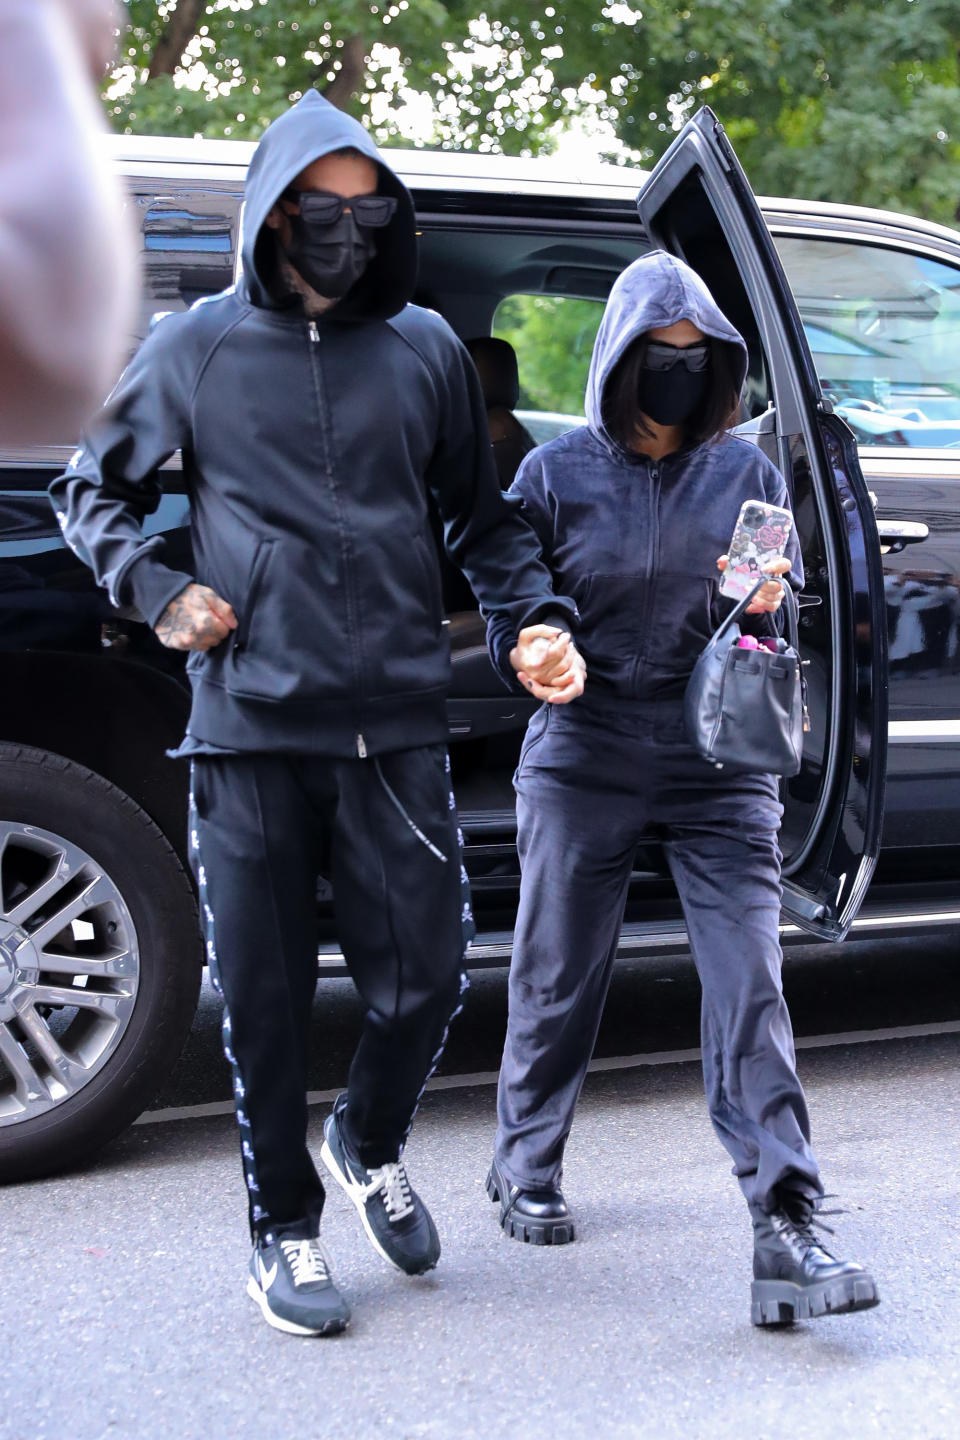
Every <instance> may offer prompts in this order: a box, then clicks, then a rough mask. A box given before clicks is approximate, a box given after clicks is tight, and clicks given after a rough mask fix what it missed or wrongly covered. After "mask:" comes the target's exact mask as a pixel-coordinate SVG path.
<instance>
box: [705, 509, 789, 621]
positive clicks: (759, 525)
mask: <svg viewBox="0 0 960 1440" xmlns="http://www.w3.org/2000/svg"><path fill="white" fill-rule="evenodd" d="M792 529H793V516H792V515H791V514H790V511H789V510H782V509H781V508H780V506H779V505H767V504H765V502H764V501H762V500H745V501H744V503H743V505H742V507H741V509H740V514H739V516H738V517H737V523H736V525H735V527H734V531H733V535H732V536H731V538H730V545H729V547H728V549H727V554H728V556H729V560H728V562H727V568H726V570H724V572H723V575H722V576H721V578H720V594H721V595H726V596H728V597H729V598H730V599H731V600H742V599H743V597H744V596H745V595H749V593H750V591H751V590H752V589H753V587H754V585H756V583H757V581H758V580H759V578H760V576H761V574H762V573H763V571H764V570H766V569H767V568H768V566H770V565H772V564H773V562H774V561H775V560H780V559H782V557H783V554H784V552H785V551H786V548H787V541H788V540H789V539H790V532H791V530H792Z"/></svg>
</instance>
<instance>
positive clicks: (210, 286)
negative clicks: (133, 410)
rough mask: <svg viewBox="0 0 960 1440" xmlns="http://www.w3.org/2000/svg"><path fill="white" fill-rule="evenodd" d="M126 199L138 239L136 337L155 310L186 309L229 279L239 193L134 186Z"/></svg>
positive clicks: (140, 337)
mask: <svg viewBox="0 0 960 1440" xmlns="http://www.w3.org/2000/svg"><path fill="white" fill-rule="evenodd" d="M131 199H132V204H133V208H134V215H135V217H136V219H135V223H136V226H137V228H138V230H139V231H140V234H141V236H142V244H143V260H142V274H143V287H142V292H141V307H140V322H139V326H138V331H137V337H136V339H137V340H138V341H139V340H142V338H143V336H144V335H146V333H147V331H148V329H149V328H150V321H151V319H152V318H153V316H154V315H156V314H158V313H162V312H163V311H167V310H186V309H188V308H189V307H190V306H191V305H192V304H193V303H194V301H195V300H200V299H202V298H203V297H204V296H206V295H215V294H216V293H217V291H219V290H223V289H225V288H226V286H228V285H230V284H231V283H232V281H233V259H234V245H235V241H236V231H237V213H238V210H239V205H240V199H241V197H240V195H239V194H229V193H226V192H221V191H216V190H213V189H210V190H204V189H191V190H173V191H172V192H170V191H167V192H166V193H162V194H160V193H157V192H156V191H155V190H154V189H153V188H152V187H150V188H146V189H142V190H140V189H135V190H134V193H133V195H132V197H131Z"/></svg>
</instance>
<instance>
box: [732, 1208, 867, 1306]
mask: <svg viewBox="0 0 960 1440" xmlns="http://www.w3.org/2000/svg"><path fill="white" fill-rule="evenodd" d="M750 1216H751V1219H752V1220H753V1246H754V1248H753V1275H754V1280H753V1286H752V1288H751V1300H752V1305H751V1311H750V1319H751V1320H752V1321H753V1324H754V1325H792V1324H793V1322H794V1321H795V1320H812V1319H815V1318H816V1317H817V1316H819V1315H849V1314H850V1313H851V1312H852V1311H854V1310H870V1309H872V1308H873V1306H874V1305H879V1303H880V1295H879V1293H878V1291H877V1286H876V1282H875V1280H874V1279H873V1276H872V1275H870V1274H869V1273H868V1272H867V1271H866V1270H864V1268H863V1266H862V1265H855V1264H854V1263H853V1262H852V1261H850V1260H837V1259H835V1258H834V1257H833V1256H832V1255H831V1254H830V1252H829V1251H828V1250H827V1249H826V1248H825V1247H824V1245H823V1243H822V1242H821V1240H820V1239H819V1237H818V1236H817V1235H816V1234H814V1231H813V1229H812V1225H813V1223H815V1213H814V1208H813V1206H812V1205H811V1204H810V1203H809V1202H807V1201H803V1200H798V1201H797V1202H796V1203H795V1204H794V1203H791V1204H789V1205H787V1204H781V1205H780V1207H779V1208H778V1209H776V1210H774V1211H773V1212H772V1214H769V1215H768V1214H767V1213H766V1212H765V1211H763V1210H760V1209H759V1208H758V1207H757V1206H755V1205H751V1206H750ZM823 1228H824V1229H826V1226H824V1227H823Z"/></svg>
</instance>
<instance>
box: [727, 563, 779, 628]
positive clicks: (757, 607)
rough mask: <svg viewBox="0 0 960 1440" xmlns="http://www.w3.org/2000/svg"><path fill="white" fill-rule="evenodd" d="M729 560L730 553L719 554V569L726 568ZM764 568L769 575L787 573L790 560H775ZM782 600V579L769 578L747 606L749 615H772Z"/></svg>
mask: <svg viewBox="0 0 960 1440" xmlns="http://www.w3.org/2000/svg"><path fill="white" fill-rule="evenodd" d="M729 560H730V556H729V555H720V556H718V557H717V569H718V570H726V568H727V565H728V563H729ZM763 568H764V569H765V570H766V572H767V574H768V575H786V573H787V571H788V570H789V569H790V561H789V560H774V562H773V564H772V565H765V566H764V567H763ZM782 601H783V586H782V585H781V583H780V581H779V580H769V581H768V582H767V584H766V585H764V586H763V588H762V589H761V590H758V591H757V593H756V595H754V597H753V599H752V600H751V601H750V604H749V605H748V606H747V609H746V613H747V614H748V615H763V614H767V615H771V614H772V613H773V612H774V611H775V610H779V608H780V605H781V603H782Z"/></svg>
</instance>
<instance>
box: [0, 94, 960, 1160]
mask: <svg viewBox="0 0 960 1440" xmlns="http://www.w3.org/2000/svg"><path fill="white" fill-rule="evenodd" d="M111 143H112V150H113V154H114V159H115V162H116V164H117V166H118V168H119V169H120V171H121V172H122V173H123V175H124V176H125V177H126V180H127V184H128V186H129V194H130V204H131V206H132V207H133V208H134V210H135V212H136V214H137V216H138V219H139V229H140V233H141V234H142V236H143V261H144V276H145V302H144V309H143V316H142V320H143V324H142V330H141V333H142V332H143V331H145V329H146V326H147V324H148V323H149V318H150V315H151V314H152V313H155V312H156V311H159V310H170V309H179V308H183V307H185V306H188V305H190V304H192V303H193V302H194V301H196V300H198V299H200V298H202V297H203V296H205V295H208V294H211V293H214V292H216V291H217V290H219V289H222V288H223V287H224V286H225V285H228V284H230V283H231V280H232V277H233V267H234V259H235V255H236V252H237V249H238V231H239V227H240V223H241V216H240V203H241V194H242V186H243V178H244V173H245V169H246V165H247V163H248V160H249V157H250V153H251V150H252V147H251V146H249V145H245V144H242V143H234V142H229V141H214V142H202V141H201V142H188V141H181V140H156V139H150V138H147V137H144V138H125V139H120V138H117V139H114V140H113V141H112V142H111ZM390 158H391V163H392V164H394V165H395V167H396V169H397V170H398V171H399V172H400V173H401V175H403V176H404V178H405V179H406V180H407V182H408V184H409V185H410V188H411V189H412V191H413V193H414V196H415V199H416V203H417V208H418V218H419V228H420V231H421V240H420V244H421V281H420V293H419V295H418V297H417V298H418V301H419V302H420V303H422V304H425V305H429V306H431V307H433V308H434V309H436V310H438V311H440V312H441V313H442V314H443V315H444V316H446V318H447V319H448V320H449V322H450V323H451V325H452V326H453V327H454V329H455V330H456V331H457V332H458V334H460V335H461V336H462V337H463V338H464V339H465V340H468V341H469V340H472V339H476V338H478V337H483V336H488V335H490V334H491V333H493V334H496V335H498V336H500V337H501V338H503V339H507V340H509V341H510V342H511V343H512V345H513V346H514V349H515V351H516V353H517V355H518V356H519V364H520V391H519V400H518V399H517V397H516V395H515V394H513V393H512V392H511V390H510V379H509V376H507V377H505V378H504V379H503V383H502V384H499V385H498V383H497V377H496V376H494V377H493V378H492V379H490V378H489V377H488V385H489V387H490V391H491V393H490V397H489V398H490V404H491V406H492V407H493V408H492V411H491V414H492V413H493V409H496V410H497V412H498V416H499V419H500V420H501V421H502V419H503V413H502V412H504V411H505V410H506V411H507V413H508V419H509V421H510V424H511V425H512V426H513V427H514V431H515V432H523V431H525V432H526V436H525V437H524V438H523V441H522V444H521V445H520V447H519V453H522V449H523V446H524V445H527V444H529V443H531V441H533V440H535V441H542V440H545V439H547V438H549V437H550V436H551V435H553V434H556V433H558V432H559V431H560V430H563V429H568V428H570V427H571V426H574V425H578V424H582V423H583V415H582V410H581V408H580V405H581V397H582V394H583V383H584V380H585V377H586V369H587V364H588V362H589V356H590V350H591V348H592V343H593V337H594V334H595V332H596V327H597V324H598V322H599V318H600V313H601V311H602V307H603V302H604V300H605V298H606V295H607V293H608V291H609V289H610V285H611V283H612V281H613V279H614V278H615V276H616V275H617V274H618V272H619V271H620V270H622V269H623V268H624V267H625V266H626V265H627V264H629V263H630V262H631V261H632V260H633V259H635V258H636V256H637V255H639V254H642V253H643V252H644V251H645V250H647V249H649V248H651V247H653V246H660V247H663V248H665V249H668V250H671V251H673V252H675V253H676V254H678V255H682V256H683V258H684V259H685V260H686V261H687V262H688V263H689V264H691V265H692V266H693V267H694V268H695V269H696V270H698V271H699V272H700V274H701V275H702V276H703V278H704V280H705V281H706V282H707V284H708V285H709V287H710V289H711V290H712V291H713V293H714V295H715V296H716V298H717V300H718V302H719V303H720V305H721V306H722V307H723V308H724V310H725V311H726V313H727V314H728V315H729V317H730V319H731V320H732V321H733V322H734V323H735V324H736V325H737V327H738V329H739V330H740V331H741V333H742V334H743V335H744V337H745V338H746V340H747V343H748V346H749V351H750V367H749V374H748V378H747V383H746V389H745V393H744V400H743V420H742V424H741V425H740V426H739V427H738V429H739V431H740V433H742V434H744V435H745V436H747V437H749V438H750V439H751V440H753V441H754V443H756V444H757V445H759V446H761V447H762V448H763V449H764V450H765V451H766V453H767V454H769V455H770V457H771V458H772V459H773V460H774V461H775V462H776V463H777V464H778V465H779V467H780V468H781V470H782V471H783V473H784V474H785V476H786V477H787V481H788V484H789V486H790V489H791V493H792V500H793V508H794V511H795V514H796V517H797V524H798V528H799V533H800V537H801V541H802V546H803V556H804V569H805V573H806V577H807V584H806V590H805V592H804V594H803V597H802V606H803V609H802V628H801V639H802V648H803V651H804V658H805V659H806V660H807V661H808V667H807V672H806V673H807V675H808V678H809V690H810V697H811V710H812V716H813V729H812V732H811V734H810V735H809V736H808V737H807V743H806V749H805V755H804V764H803V769H802V771H801V773H800V774H799V775H798V776H797V777H796V778H795V779H792V780H790V781H789V782H787V783H786V784H785V786H784V796H783V798H784V804H785V807H786V809H785V818H784V823H783V831H782V846H783V850H784V857H785V863H784V917H783V931H784V938H785V939H786V940H790V939H794V938H798V937H799V936H800V934H801V933H802V932H809V933H812V934H813V935H815V936H820V937H828V938H833V939H840V938H842V937H843V935H844V934H845V933H846V932H847V931H848V930H849V929H850V927H851V926H855V927H857V929H858V932H859V933H871V934H872V933H884V932H887V931H903V932H906V931H911V930H912V931H916V930H917V929H918V928H920V927H930V926H944V925H948V924H956V923H957V922H958V921H960V884H958V879H957V875H958V864H957V861H958V854H960V785H958V763H960V361H958V358H957V357H958V350H957V340H958V336H960V237H958V236H957V235H956V234H955V233H954V232H952V231H950V230H946V229H943V228H942V227H937V226H932V225H926V224H924V223H923V222H921V221H917V220H911V219H909V218H907V217H903V216H896V215H890V214H886V213H884V212H879V211H864V210H856V209H852V208H848V207H841V206H832V205H823V204H812V203H810V204H808V203H803V202H797V201H781V200H771V201H765V202H762V205H761V204H758V202H757V201H756V200H755V198H754V196H753V195H752V193H751V191H750V187H749V185H748V183H747V181H746V178H745V177H744V175H743V172H742V170H741V169H740V166H739V164H738V162H737V160H736V157H735V155H734V153H733V151H732V149H731V148H730V145H729V142H728V141H727V139H726V137H725V135H724V133H723V130H722V128H721V127H720V126H719V124H718V123H717V121H716V119H715V117H714V116H713V115H712V114H711V113H710V112H709V111H702V112H701V113H700V114H699V115H698V116H697V117H696V118H695V119H694V120H693V121H691V122H690V123H689V124H688V125H687V126H686V127H685V128H684V130H683V131H682V132H681V133H680V134H679V135H678V137H677V139H676V140H675V141H674V143H673V145H672V146H671V148H670V150H669V151H668V152H667V154H666V155H665V156H664V158H663V159H662V161H661V162H660V164H659V165H658V166H657V167H656V169H655V170H654V171H653V172H652V174H651V175H650V176H649V177H639V178H638V177H637V176H635V175H632V174H631V172H630V171H629V169H620V168H615V167H598V168H597V169H596V171H595V172H593V173H591V174H590V175H589V176H585V177H583V178H582V179H578V178H571V177H570V175H569V174H564V175H560V174H558V173H557V172H556V170H552V169H551V167H550V166H549V164H543V163H541V162H530V161H522V160H505V159H504V158H503V157H499V156H487V157H484V156H473V155H470V156H462V155H450V154H445V153H429V152H417V151H410V152H398V153H396V154H394V155H392V156H391V157H390ZM641 181H642V184H641V188H640V192H639V196H638V195H637V193H636V192H637V186H638V183H641ZM788 277H789V280H788ZM791 287H792V289H791ZM137 338H139V337H131V340H132V343H133V342H135V340H136V339H137ZM514 383H515V382H514ZM50 438H51V444H50V446H49V447H46V448H42V449H33V450H30V451H24V452H22V453H21V452H18V453H11V452H0V465H2V471H3V481H4V484H3V491H4V493H3V498H2V539H0V557H2V563H0V636H2V647H3V650H4V652H5V654H6V660H5V662H4V671H5V675H6V685H5V691H4V705H3V710H2V720H0V725H2V730H0V737H2V743H0V844H2V855H0V892H2V893H0V1175H2V1177H3V1178H7V1179H12V1178H17V1177H24V1176H27V1175H31V1174H38V1173H42V1172H43V1171H46V1170H50V1169H53V1168H55V1167H57V1166H61V1165H65V1164H68V1163H70V1162H71V1161H74V1160H76V1159H77V1158H79V1157H80V1156H82V1155H84V1154H86V1153H89V1151H90V1150H91V1149H92V1148H93V1147H94V1146H96V1145H98V1144H100V1143H102V1142H103V1141H104V1140H106V1139H107V1138H109V1137H110V1136H111V1135H113V1134H115V1133H116V1132H117V1131H118V1130H119V1129H120V1128H121V1127H122V1126H123V1125H125V1124H127V1123H129V1122H130V1121H131V1120H132V1119H133V1118H134V1117H135V1116H136V1114H137V1113H138V1112H139V1111H140V1110H141V1109H142V1108H143V1107H144V1105H146V1104H147V1103H148V1101H149V1099H150V1097H151V1095H152V1094H153V1093H154V1091H155V1090H156V1087H157V1086H158V1084H159V1082H160V1081H161V1079H162V1078H163V1077H164V1076H165V1075H166V1073H167V1072H168V1071H169V1068H170V1066H171V1065H172V1063H173V1061H174V1059H175V1057H176V1055H177V1054H178V1052H179V1049H180V1046H181V1045H182V1042H183V1040H184V1037H185V1035H186V1033H187V1031H188V1028H189V1025H190V1020H191V1016H192V1014H193V1010H194V1006H195V1003H196V996H197V989H198V985H199V981H200V974H201V967H202V963H203V955H202V950H201V946H200V942H199V939H198V931H197V925H196V915H195V902H194V896H193V892H192V888H191V884H190V881H189V880H188V878H187V869H186V864H185V841H186V836H185V817H186V784H187V774H186V767H185V766H184V765H182V764H180V763H176V762H172V761H169V760H167V759H166V758H165V755H164V752H165V750H166V749H167V748H168V747H170V746H173V745H175V744H176V743H177V742H178V740H179V739H180V736H181V734H182V732H183V729H184V725H185V722H186V718H187V713H188V692H187V685H186V679H185V675H184V668H183V657H182V656H179V655H176V654H174V653H172V652H170V651H168V650H165V649H164V648H163V647H162V646H161V645H160V644H159V642H158V641H157V640H156V638H155V637H154V635H153V634H152V632H151V631H150V630H149V629H148V628H147V627H146V626H144V625H138V624H134V623H131V622H129V621H127V620H125V619H124V618H122V617H121V616H120V615H119V614H118V613H117V612H116V611H114V610H112V609H111V607H110V604H109V602H108V600H107V599H106V597H105V596H104V595H103V594H101V593H99V592H97V591H96V590H95V589H94V588H93V586H92V583H91V579H90V576H89V574H88V572H87V570H86V569H85V568H84V567H83V566H82V565H81V564H80V562H79V561H78V560H77V559H76V558H75V557H74V556H73V555H72V554H71V553H70V551H69V550H67V549H66V548H65V547H64V545H63V543H62V541H61V537H60V532H59V529H58V527H57V524H56V521H55V519H54V516H53V514H52V512H51V509H50V505H49V502H48V500H47V497H46V493H45V492H46V487H47V485H48V483H49V481H50V480H51V479H52V478H53V476H54V475H55V474H57V473H58V472H59V471H60V470H62V469H63V467H64V464H65V462H66V460H67V459H68V457H69V454H70V446H69V445H57V444H55V443H52V442H55V441H57V440H61V439H62V440H66V441H69V440H70V439H71V438H72V437H68V436H65V437H58V436H51V437H50ZM515 438H516V437H515ZM515 449H516V447H515ZM501 458H502V456H501ZM507 470H508V473H507V474H506V475H505V476H504V477H503V478H504V480H505V482H507V481H508V480H509V465H508V467H507ZM864 473H866V476H867V480H866V481H865V480H864ZM164 480H165V482H166V483H165V495H164V498H163V500H162V502H161V504H160V507H159V509H158V510H157V512H156V513H155V514H154V515H151V516H149V517H148V518H147V520H146V529H147V531H148V533H156V532H158V531H162V532H163V533H164V534H165V535H166V537H167V542H168V548H169V551H170V554H171V564H173V565H175V566H176V567H177V568H180V569H184V570H188V571H189V569H190V558H189V534H188V530H187V528H186V521H187V500H186V497H185V495H184V493H183V485H182V481H181V472H180V469H179V464H178V458H177V457H176V456H171V457H170V459H169V460H168V461H167V462H166V464H165V466H164ZM868 485H869V487H870V488H869V489H868ZM444 574H445V587H446V596H445V598H446V608H447V614H448V634H449V637H450V644H451V653H452V661H453V683H452V689H451V696H450V702H449V717H450V737H451V742H452V747H451V753H452V759H453V769H454V779H455V786H456V791H457V797H458V802H459V806H460V812H461V818H462V824H463V829H464V833H465V836H466V842H467V845H466V863H467V867H468V870H469V873H470V878H471V882H472V886H473V895H474V903H475V910H476V915H477V921H478V930H479V933H478V936H477V940H476V942H475V944H474V946H473V949H472V952H471V963H472V964H474V965H483V964H499V963H502V962H504V961H505V960H506V959H507V958H508V956H509V951H510V938H511V928H512V924H513V916H514V907H515V901H516V894H517V886H518V869H517V858H516V852H515V845H514V840H515V825H514V810H513V794H512V789H511V776H512V773H513V768H514V765H515V762H516V757H517V752H518V749H519V745H520V740H521V736H522V733H523V728H524V725H525V723H526V721H527V719H528V717H529V715H530V713H531V712H532V709H533V708H534V707H533V703H532V702H528V701H526V700H523V699H517V698H514V697H513V696H512V695H509V694H507V693H506V692H505V691H504V688H503V686H502V684H501V682H500V681H499V680H498V679H497V678H496V676H495V675H494V673H493V671H492V670H491V668H490V665H489V662H488V660H487V658H486V652H485V648H484V645H483V627H482V625H481V624H480V622H479V617H478V615H477V613H476V607H475V602H474V601H473V598H472V596H471V594H470V592H469V590H468V589H467V588H466V585H465V582H464V580H463V577H462V576H461V575H459V574H458V573H457V572H455V571H453V570H452V568H451V567H449V565H448V566H447V567H446V568H445V571H444ZM888 642H889V643H888ZM888 656H889V659H888ZM888 701H889V707H890V718H889V721H888ZM888 742H889V745H890V749H889V760H888ZM885 790H886V806H885V797H884V792H885ZM881 846H882V848H881ZM868 887H869V893H868ZM318 904H319V907H320V914H321V921H322V925H323V927H324V929H323V934H324V936H325V944H324V945H323V946H322V947H321V954H320V957H319V963H320V967H321V970H335V969H337V968H338V967H339V966H340V965H341V964H342V961H341V957H340V956H339V954H338V952H337V947H336V937H335V935H334V934H333V932H332V928H331V925H330V906H329V889H328V887H327V886H326V883H325V882H324V881H322V880H321V881H320V883H319V888H318ZM861 907H862V909H861ZM858 912H859V918H857V917H858ZM684 944H685V937H684V931H683V923H682V918H681V916H680V911H679V904H678V901H677V897H676V895H675V893H674V890H673V887H672V885H671V883H670V880H669V878H668V876H667V873H666V868H665V866H664V864H663V860H662V857H661V856H660V854H659V853H658V851H657V849H656V847H654V846H650V847H647V848H644V849H642V850H640V851H638V853H637V856H636V862H635V873H634V877H633V882H632V886H631V890H630V898H629V903H628V908H627V917H626V923H625V926H624V930H623V935H622V952H623V953H624V954H630V955H644V954H656V953H663V952H664V951H668V950H679V949H682V948H683V946H684Z"/></svg>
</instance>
